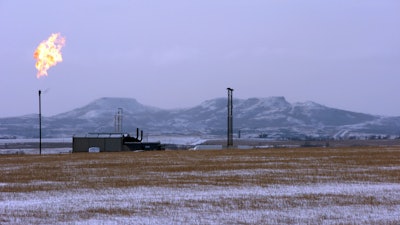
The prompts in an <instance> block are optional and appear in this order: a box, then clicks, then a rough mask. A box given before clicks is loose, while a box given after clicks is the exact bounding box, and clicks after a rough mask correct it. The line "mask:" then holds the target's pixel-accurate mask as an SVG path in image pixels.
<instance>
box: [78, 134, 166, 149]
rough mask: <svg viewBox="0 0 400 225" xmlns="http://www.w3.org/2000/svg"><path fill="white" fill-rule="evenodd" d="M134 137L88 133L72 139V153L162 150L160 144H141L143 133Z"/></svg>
mask: <svg viewBox="0 0 400 225" xmlns="http://www.w3.org/2000/svg"><path fill="white" fill-rule="evenodd" d="M136 133H137V134H136V137H132V136H130V135H129V134H126V133H89V134H87V135H83V136H74V137H73V138H72V152H120V151H140V150H143V151H151V150H164V148H163V147H162V145H161V143H160V142H142V140H143V131H141V132H140V137H139V129H137V131H136Z"/></svg>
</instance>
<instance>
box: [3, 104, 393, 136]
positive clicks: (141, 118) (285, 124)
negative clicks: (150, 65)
mask: <svg viewBox="0 0 400 225" xmlns="http://www.w3.org/2000/svg"><path fill="white" fill-rule="evenodd" d="M118 108H122V109H123V119H122V124H123V125H122V128H123V131H124V132H128V133H134V132H136V128H140V129H143V130H144V131H145V132H148V133H151V134H153V135H156V134H182V135H190V134H207V135H209V134H212V135H224V134H225V133H226V127H227V119H226V116H227V99H225V98H216V99H211V100H207V101H205V102H203V103H201V104H199V105H198V106H195V107H192V108H186V109H174V110H165V109H160V108H156V107H152V106H146V105H143V104H141V103H139V102H137V101H136V100H135V99H130V98H101V99H98V100H96V101H93V102H91V103H89V104H88V105H86V106H83V107H81V108H77V109H74V110H71V111H69V112H65V113H61V114H59V115H55V116H52V117H45V118H43V119H42V134H43V136H44V137H71V136H72V135H76V134H86V133H88V132H114V131H115V123H114V118H115V114H116V113H117V111H118ZM233 115H234V130H235V131H236V132H238V131H239V130H240V132H241V135H242V137H255V136H260V135H261V136H263V137H271V138H293V139H299V138H300V139H304V138H310V137H313V138H332V137H335V138H353V137H368V136H369V137H370V136H398V135H399V134H400V129H399V127H400V117H381V116H374V115H369V114H364V113H356V112H350V111H346V110H340V109H334V108H330V107H326V106H323V105H320V104H317V103H314V102H304V103H293V104H292V103H289V102H287V101H286V99H285V98H284V97H268V98H249V99H234V100H233ZM37 130H38V116H37V115H28V116H23V117H13V118H0V137H1V136H16V137H26V138H29V137H37V136H38V131H37Z"/></svg>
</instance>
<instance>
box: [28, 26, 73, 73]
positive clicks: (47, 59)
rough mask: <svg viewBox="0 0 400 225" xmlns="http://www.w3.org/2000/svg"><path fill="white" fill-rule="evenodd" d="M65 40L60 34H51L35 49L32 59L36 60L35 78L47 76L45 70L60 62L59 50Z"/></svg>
mask: <svg viewBox="0 0 400 225" xmlns="http://www.w3.org/2000/svg"><path fill="white" fill-rule="evenodd" d="M64 44H65V38H64V37H62V36H61V35H60V33H55V34H52V35H51V36H50V37H49V38H48V39H47V40H45V41H42V42H41V43H40V44H39V46H38V47H37V48H36V50H35V53H34V54H33V57H34V58H35V59H36V65H35V66H36V69H37V70H38V73H37V75H36V77H37V78H40V77H42V76H47V70H48V69H49V68H50V67H52V66H54V65H56V64H57V63H59V62H62V55H61V48H62V47H63V46H64Z"/></svg>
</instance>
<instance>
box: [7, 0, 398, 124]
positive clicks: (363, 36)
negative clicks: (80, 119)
mask: <svg viewBox="0 0 400 225" xmlns="http://www.w3.org/2000/svg"><path fill="white" fill-rule="evenodd" d="M56 32H60V33H61V35H62V36H64V37H65V38H66V45H65V47H64V48H63V58H64V61H63V62H61V63H59V64H58V65H56V66H55V67H53V68H51V69H50V70H49V71H48V74H49V75H48V77H45V78H41V79H37V78H36V69H35V66H34V65H35V59H34V58H33V53H34V51H35V49H36V47H37V46H38V44H39V43H40V42H41V41H43V40H45V39H47V38H48V37H49V36H50V35H51V34H52V33H56ZM0 43H1V48H0V51H1V52H0V53H1V54H0V62H1V63H0V85H1V86H0V104H1V105H0V117H8V116H19V115H25V114H31V113H38V90H39V89H41V90H43V91H44V92H45V93H44V94H42V113H43V115H44V116H50V115H55V114H57V113H61V112H65V111H69V110H72V109H74V108H76V107H81V106H84V105H86V104H88V103H90V102H91V101H93V100H95V99H97V98H101V97H127V98H135V99H137V100H138V101H139V102H141V103H142V104H145V105H151V106H156V107H160V108H165V109H171V108H183V107H191V106H195V105H198V104H200V103H201V102H202V101H205V100H209V99H212V98H216V97H226V96H227V91H226V88H227V87H232V88H233V89H234V92H233V96H234V98H242V99H245V98H249V97H269V96H284V97H286V99H287V100H288V101H289V102H291V103H293V102H304V101H314V102H317V103H320V104H323V105H326V106H329V107H334V108H340V109H345V110H351V111H356V112H365V113H371V114H377V115H389V116H400V88H399V85H400V1H399V0H331V1H322V0H181V1H179V0H168V1H165V0H152V1H147V0H146V1H145V0H142V1H135V0H119V1H101V0H60V1H50V0H49V1H43V0H36V1H26V0H0Z"/></svg>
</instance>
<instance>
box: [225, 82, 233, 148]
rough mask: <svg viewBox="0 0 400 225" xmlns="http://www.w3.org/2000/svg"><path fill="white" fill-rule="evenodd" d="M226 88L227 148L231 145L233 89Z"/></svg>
mask: <svg viewBox="0 0 400 225" xmlns="http://www.w3.org/2000/svg"><path fill="white" fill-rule="evenodd" d="M227 90H228V132H227V139H228V141H227V145H226V146H227V148H231V147H233V100H232V99H233V97H232V93H233V89H232V88H227Z"/></svg>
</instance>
